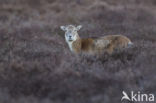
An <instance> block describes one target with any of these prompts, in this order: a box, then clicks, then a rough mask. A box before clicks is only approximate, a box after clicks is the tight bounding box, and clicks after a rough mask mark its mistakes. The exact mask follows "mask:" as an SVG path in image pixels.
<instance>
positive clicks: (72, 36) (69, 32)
mask: <svg viewBox="0 0 156 103" xmlns="http://www.w3.org/2000/svg"><path fill="white" fill-rule="evenodd" d="M81 27H82V26H81V25H79V26H73V25H67V26H60V28H61V29H62V30H63V31H65V39H66V41H67V42H73V41H75V40H76V39H77V38H78V37H79V35H78V33H77V31H79V30H80V29H81Z"/></svg>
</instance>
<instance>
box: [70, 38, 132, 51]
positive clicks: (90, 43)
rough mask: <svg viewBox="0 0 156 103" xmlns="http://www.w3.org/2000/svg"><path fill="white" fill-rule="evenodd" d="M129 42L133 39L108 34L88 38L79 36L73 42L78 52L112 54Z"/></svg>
mask: <svg viewBox="0 0 156 103" xmlns="http://www.w3.org/2000/svg"><path fill="white" fill-rule="evenodd" d="M105 41H106V42H105ZM107 41H109V42H107ZM98 42H99V43H98ZM129 42H131V41H130V40H129V39H128V38H127V37H125V36H122V35H108V36H104V37H100V38H86V39H81V38H78V39H77V40H76V41H74V42H73V44H72V48H73V50H74V52H76V53H80V52H85V53H89V54H95V53H96V54H99V53H102V52H107V53H109V54H112V53H113V52H114V51H115V50H117V49H122V48H125V47H127V46H128V43H129Z"/></svg>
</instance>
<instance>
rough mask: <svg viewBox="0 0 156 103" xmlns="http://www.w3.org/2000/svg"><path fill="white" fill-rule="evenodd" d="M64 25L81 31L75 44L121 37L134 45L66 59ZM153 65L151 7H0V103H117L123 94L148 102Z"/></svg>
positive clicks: (143, 2) (70, 3) (123, 3)
mask: <svg viewBox="0 0 156 103" xmlns="http://www.w3.org/2000/svg"><path fill="white" fill-rule="evenodd" d="M68 24H74V25H82V26H83V28H82V29H81V30H80V31H79V35H80V36H81V37H91V36H97V37H98V36H105V35H110V34H122V35H125V36H127V37H129V38H130V39H131V40H132V41H133V43H134V46H133V48H130V49H128V50H125V51H122V52H118V53H114V54H113V55H112V56H107V55H102V56H101V57H96V56H85V55H74V54H72V53H71V52H70V50H69V48H68V46H67V44H66V42H65V39H64V32H63V31H61V30H60V28H59V27H60V26H61V25H68ZM155 61H156V1H155V0H0V103H121V97H122V91H123V90H124V91H126V92H127V93H130V92H131V91H136V92H137V91H141V92H142V93H153V94H155V95H156V88H155V87H156V75H155V74H156V64H155ZM125 102H126V101H125ZM139 103H144V102H139Z"/></svg>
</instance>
